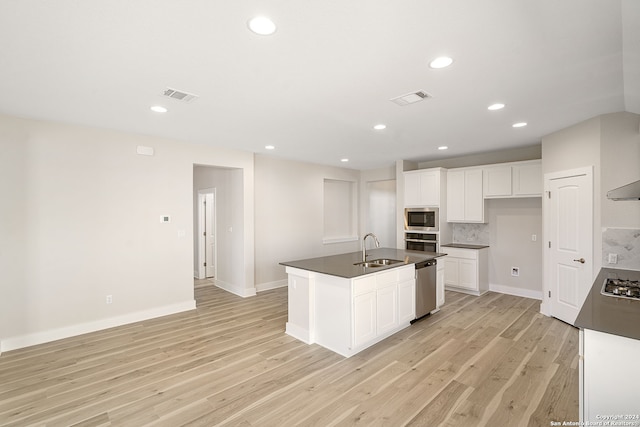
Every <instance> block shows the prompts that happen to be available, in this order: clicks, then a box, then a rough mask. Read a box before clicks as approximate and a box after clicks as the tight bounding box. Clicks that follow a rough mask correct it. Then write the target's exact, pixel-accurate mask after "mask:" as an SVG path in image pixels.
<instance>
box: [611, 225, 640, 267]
mask: <svg viewBox="0 0 640 427" xmlns="http://www.w3.org/2000/svg"><path fill="white" fill-rule="evenodd" d="M609 254H616V255H617V256H618V262H617V264H609ZM602 266H603V267H607V268H622V269H628V270H640V229H637V228H604V229H602Z"/></svg>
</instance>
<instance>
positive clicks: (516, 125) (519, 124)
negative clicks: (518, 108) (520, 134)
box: [511, 122, 527, 128]
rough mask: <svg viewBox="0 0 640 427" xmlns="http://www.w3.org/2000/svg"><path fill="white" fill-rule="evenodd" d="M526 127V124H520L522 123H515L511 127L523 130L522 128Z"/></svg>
mask: <svg viewBox="0 0 640 427" xmlns="http://www.w3.org/2000/svg"><path fill="white" fill-rule="evenodd" d="M526 125H527V123H526V122H520V123H514V124H513V125H511V126H513V127H514V128H522V127H525V126H526Z"/></svg>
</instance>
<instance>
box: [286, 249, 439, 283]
mask: <svg viewBox="0 0 640 427" xmlns="http://www.w3.org/2000/svg"><path fill="white" fill-rule="evenodd" d="M445 255H446V254H442V253H436V252H421V251H406V250H402V249H393V248H376V249H368V250H367V260H368V261H371V260H374V259H380V258H387V259H396V260H400V261H402V262H401V263H397V264H392V265H386V266H384V267H372V268H370V267H362V266H360V265H354V264H355V263H357V262H361V261H362V251H358V252H350V253H346V254H340V255H330V256H323V257H318V258H310V259H301V260H296V261H285V262H281V263H280V265H284V266H287V267H294V268H299V269H301V270H308V271H314V272H316V273H322V274H328V275H331V276H338V277H344V278H346V279H351V278H354V277H358V276H364V275H365V274H371V273H377V272H378V271H384V270H390V269H392V268H397V267H402V266H404V265H408V264H415V263H417V262H422V261H427V260H430V259H434V258H438V257H441V256H445Z"/></svg>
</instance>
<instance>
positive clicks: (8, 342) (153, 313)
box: [0, 300, 196, 353]
mask: <svg viewBox="0 0 640 427" xmlns="http://www.w3.org/2000/svg"><path fill="white" fill-rule="evenodd" d="M195 308H196V301H195V300H191V301H184V302H181V303H177V304H171V305H166V306H164V307H157V308H152V309H150V310H143V311H137V312H134V313H129V314H124V315H121V316H115V317H109V318H107V319H100V320H96V321H93V322H86V323H80V324H78V325H73V326H67V327H64V328H57V329H51V330H48V331H42V332H36V333H32V334H26V335H21V336H17V337H12V338H7V339H5V340H3V341H2V342H0V353H2V352H3V351H9V350H17V349H19V348H24V347H30V346H32V345H38V344H44V343H47V342H51V341H56V340H60V339H63V338H69V337H75V336H78V335H82V334H87V333H89V332H96V331H101V330H103V329H108V328H113V327H116V326H122V325H127V324H129V323H135V322H140V321H143V320H149V319H154V318H156V317H162V316H168V315H170V314H175V313H181V312H183V311H189V310H195Z"/></svg>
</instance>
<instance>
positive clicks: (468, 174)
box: [464, 169, 484, 222]
mask: <svg viewBox="0 0 640 427" xmlns="http://www.w3.org/2000/svg"><path fill="white" fill-rule="evenodd" d="M464 219H465V221H467V222H484V197H483V196H482V169H473V170H466V171H465V174H464Z"/></svg>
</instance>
